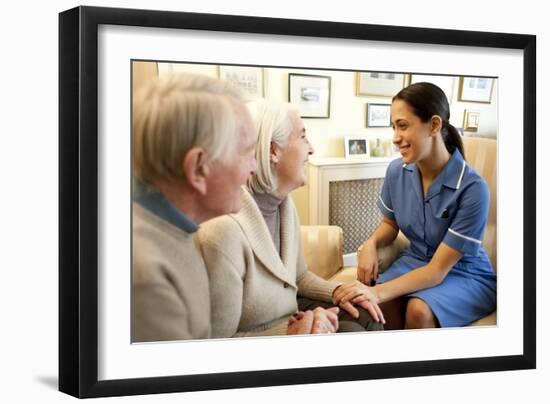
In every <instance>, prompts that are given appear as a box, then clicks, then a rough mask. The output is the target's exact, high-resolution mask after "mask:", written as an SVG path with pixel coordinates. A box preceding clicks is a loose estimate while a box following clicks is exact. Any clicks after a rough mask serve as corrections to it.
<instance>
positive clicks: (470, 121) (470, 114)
mask: <svg viewBox="0 0 550 404" xmlns="http://www.w3.org/2000/svg"><path fill="white" fill-rule="evenodd" d="M479 115H480V112H479V111H472V110H470V109H465V110H464V123H463V125H462V126H463V128H464V131H466V132H477V129H478V128H479Z"/></svg>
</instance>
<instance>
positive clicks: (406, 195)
mask: <svg viewBox="0 0 550 404" xmlns="http://www.w3.org/2000/svg"><path fill="white" fill-rule="evenodd" d="M391 117H392V118H391V119H392V127H393V129H394V137H393V143H394V144H395V146H396V147H398V148H399V151H400V153H401V156H402V158H401V159H396V160H394V161H392V163H391V164H390V165H389V167H388V170H387V173H386V178H385V181H384V185H383V187H382V191H381V194H380V197H379V199H378V207H379V209H380V210H381V212H382V214H383V216H384V218H383V221H382V223H381V224H380V225H379V227H378V228H377V229H376V231H375V232H374V233H373V235H372V236H371V237H370V238H369V239H368V240H367V241H365V242H364V243H363V244H362V245H361V246H360V248H359V251H358V268H357V279H358V280H357V281H353V282H351V283H348V284H345V285H342V286H341V287H339V288H338V289H337V290H336V291H335V293H334V299H333V301H334V303H335V304H342V303H345V302H347V301H351V302H352V303H354V304H357V303H359V302H361V301H363V300H370V301H372V302H374V303H378V304H380V307H381V308H382V311H383V313H384V316H385V318H386V321H387V323H386V327H385V328H386V329H392V328H393V329H399V328H403V327H404V328H434V327H457V326H464V325H467V324H469V323H471V322H473V321H475V320H477V319H479V318H481V317H484V316H486V315H488V314H489V313H491V312H493V311H494V310H495V307H496V276H495V274H494V272H493V269H492V267H491V262H490V260H489V258H488V256H487V254H486V253H485V251H484V249H483V246H482V238H483V232H484V230H485V224H486V222H487V214H488V210H489V189H488V187H487V184H486V183H485V181H484V180H483V178H482V177H481V176H480V175H479V174H478V173H477V172H476V171H475V170H474V169H473V168H472V167H470V166H469V165H468V164H467V163H466V162H465V160H464V149H463V145H462V140H461V138H460V135H459V133H458V131H457V130H456V128H454V127H453V126H452V125H451V124H450V123H449V117H450V113H449V104H448V101H447V97H446V96H445V93H444V92H443V91H442V90H441V89H440V88H439V87H437V86H435V85H433V84H431V83H415V84H412V85H410V86H408V87H406V88H404V89H403V90H401V91H400V92H399V93H398V94H397V95H396V96H395V97H393V100H392V107H391ZM399 230H401V231H402V232H403V233H404V234H405V236H406V237H407V238H408V239H409V240H410V242H411V244H410V246H409V247H407V248H406V249H405V250H404V251H403V252H402V253H401V255H400V256H399V258H398V259H397V260H396V261H395V262H394V263H393V264H392V265H391V266H390V267H389V268H388V270H387V271H386V272H384V273H382V274H379V273H378V256H377V252H376V250H377V248H380V247H384V246H386V245H388V244H390V243H391V242H392V241H393V240H394V239H395V238H396V237H397V234H398V232H399ZM373 283H376V284H375V286H368V285H371V284H373Z"/></svg>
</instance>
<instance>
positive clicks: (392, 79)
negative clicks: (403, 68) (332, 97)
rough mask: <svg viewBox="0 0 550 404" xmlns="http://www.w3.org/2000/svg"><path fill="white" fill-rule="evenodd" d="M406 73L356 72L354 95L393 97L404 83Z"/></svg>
mask: <svg viewBox="0 0 550 404" xmlns="http://www.w3.org/2000/svg"><path fill="white" fill-rule="evenodd" d="M406 78H407V75H406V74H400V73H391V72H357V73H356V77H355V83H356V87H355V88H356V95H370V96H377V97H393V96H394V95H395V94H397V93H398V92H399V90H401V89H402V88H403V87H404V86H405V83H406Z"/></svg>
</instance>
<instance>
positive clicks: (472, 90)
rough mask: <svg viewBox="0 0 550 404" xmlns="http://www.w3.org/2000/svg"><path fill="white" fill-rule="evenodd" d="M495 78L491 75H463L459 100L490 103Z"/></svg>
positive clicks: (459, 88)
mask: <svg viewBox="0 0 550 404" xmlns="http://www.w3.org/2000/svg"><path fill="white" fill-rule="evenodd" d="M494 84H495V80H494V79H492V78H490V77H461V78H460V81H459V85H458V101H466V102H479V103H483V104H490V103H491V97H492V95H493V86H494Z"/></svg>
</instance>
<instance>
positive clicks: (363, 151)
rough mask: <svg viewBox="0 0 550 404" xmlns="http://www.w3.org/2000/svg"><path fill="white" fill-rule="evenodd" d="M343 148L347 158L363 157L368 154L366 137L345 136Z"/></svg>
mask: <svg viewBox="0 0 550 404" xmlns="http://www.w3.org/2000/svg"><path fill="white" fill-rule="evenodd" d="M344 149H345V156H346V158H347V159H364V158H368V157H369V156H370V144H369V140H368V139H367V138H366V137H361V136H353V137H352V136H346V137H345V138H344Z"/></svg>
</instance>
